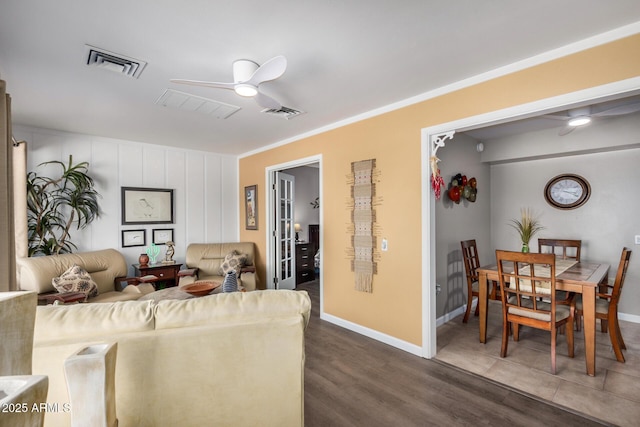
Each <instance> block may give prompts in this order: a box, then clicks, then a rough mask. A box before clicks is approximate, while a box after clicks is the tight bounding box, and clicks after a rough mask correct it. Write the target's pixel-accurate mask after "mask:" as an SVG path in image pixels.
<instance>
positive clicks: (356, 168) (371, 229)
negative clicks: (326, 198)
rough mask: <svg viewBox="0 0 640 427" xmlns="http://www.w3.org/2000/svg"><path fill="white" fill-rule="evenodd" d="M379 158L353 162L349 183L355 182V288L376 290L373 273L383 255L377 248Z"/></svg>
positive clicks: (352, 251) (352, 227)
mask: <svg viewBox="0 0 640 427" xmlns="http://www.w3.org/2000/svg"><path fill="white" fill-rule="evenodd" d="M377 178H378V172H377V171H376V160H375V159H370V160H362V161H359V162H353V163H351V174H350V175H349V176H348V178H347V183H348V184H350V185H351V200H350V201H349V208H350V209H351V224H350V226H349V232H350V233H351V248H349V250H348V253H349V257H350V258H351V271H353V272H354V273H355V289H356V290H357V291H361V292H373V275H374V274H376V273H377V263H376V261H377V260H378V259H379V254H378V252H377V250H376V241H377V239H376V234H377V231H378V230H377V226H376V211H375V209H374V207H375V206H376V205H378V204H379V202H380V200H381V199H380V197H378V196H376V184H375V183H376V181H377Z"/></svg>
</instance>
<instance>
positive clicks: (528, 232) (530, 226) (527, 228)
mask: <svg viewBox="0 0 640 427" xmlns="http://www.w3.org/2000/svg"><path fill="white" fill-rule="evenodd" d="M509 225H510V226H512V227H513V228H515V229H516V231H517V232H518V234H519V235H520V240H521V242H522V252H525V253H527V252H529V242H530V241H531V238H532V237H533V235H534V234H536V233H537V232H538V231H540V230H543V229H544V227H543V226H542V225H541V224H540V221H539V220H538V218H537V217H536V216H535V215H534V214H533V213H532V212H531V209H530V208H522V209H520V219H519V220H518V219H512V220H511V223H510V224H509Z"/></svg>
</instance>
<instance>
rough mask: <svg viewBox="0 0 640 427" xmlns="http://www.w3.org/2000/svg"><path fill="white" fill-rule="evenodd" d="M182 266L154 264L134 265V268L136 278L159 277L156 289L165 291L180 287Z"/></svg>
mask: <svg viewBox="0 0 640 427" xmlns="http://www.w3.org/2000/svg"><path fill="white" fill-rule="evenodd" d="M180 267H182V264H154V265H145V266H144V267H143V266H141V265H140V264H134V265H133V268H134V269H135V270H136V276H148V275H154V276H156V277H158V279H159V280H158V282H156V283H155V285H156V289H163V288H165V287H170V286H178V271H180Z"/></svg>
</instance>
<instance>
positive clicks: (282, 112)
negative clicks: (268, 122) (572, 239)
mask: <svg viewBox="0 0 640 427" xmlns="http://www.w3.org/2000/svg"><path fill="white" fill-rule="evenodd" d="M261 113H265V114H271V115H273V116H278V117H282V118H283V119H287V120H289V119H292V118H294V117H297V116H299V115H301V114H304V111H300V110H294V109H293V108H288V107H280V108H278V109H275V108H265V109H264V110H262V111H261Z"/></svg>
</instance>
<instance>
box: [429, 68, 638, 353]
mask: <svg viewBox="0 0 640 427" xmlns="http://www.w3.org/2000/svg"><path fill="white" fill-rule="evenodd" d="M639 87H640V77H633V78H630V79H627V80H622V81H618V82H614V83H609V84H605V85H602V86H596V87H592V88H589V89H584V90H580V91H576V92H571V93H568V94H564V95H559V96H555V97H551V98H545V99H541V100H538V101H534V102H530V103H526V104H520V105H516V106H513V107H509V108H505V109H502V110H496V111H491V112H488V113H484V114H479V115H477V116H471V117H465V118H463V119H460V120H454V121H451V122H448V123H442V124H438V125H436V126H431V127H426V128H423V129H422V132H421V169H422V176H421V182H422V188H421V199H422V214H421V215H422V242H423V243H422V266H423V268H422V357H425V358H427V359H431V358H433V357H435V355H436V324H437V319H436V315H437V313H436V247H435V240H434V241H431V240H432V239H431V237H432V236H435V227H436V218H435V196H434V195H433V191H431V179H430V174H431V171H430V166H429V158H430V157H431V155H432V152H433V145H432V143H431V141H432V139H433V138H435V137H436V136H437V135H442V134H445V133H447V132H464V131H468V130H472V129H478V128H482V127H486V126H491V125H495V124H499V123H508V122H511V121H515V120H521V119H525V118H528V117H535V116H539V115H542V114H545V113H547V112H550V111H552V110H557V109H558V108H562V109H565V108H571V106H572V105H574V104H578V103H583V102H593V101H596V100H606V99H607V98H610V99H613V98H621V97H624V96H630V95H633V94H637V93H639V92H640V90H639V89H638V88H639ZM445 146H446V142H445ZM445 146H443V147H442V148H445Z"/></svg>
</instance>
